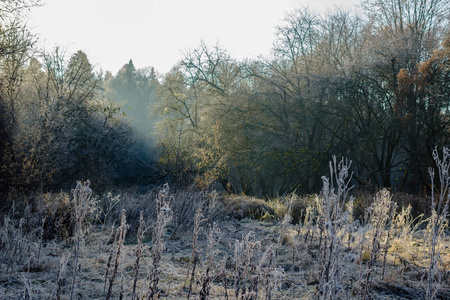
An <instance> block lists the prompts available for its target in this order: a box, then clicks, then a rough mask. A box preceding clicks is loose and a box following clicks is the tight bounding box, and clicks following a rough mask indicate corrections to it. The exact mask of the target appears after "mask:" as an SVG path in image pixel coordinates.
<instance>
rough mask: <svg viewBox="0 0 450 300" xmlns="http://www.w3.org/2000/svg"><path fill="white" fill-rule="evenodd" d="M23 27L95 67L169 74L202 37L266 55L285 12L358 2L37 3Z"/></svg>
mask: <svg viewBox="0 0 450 300" xmlns="http://www.w3.org/2000/svg"><path fill="white" fill-rule="evenodd" d="M43 2H44V3H45V5H44V6H43V7H39V8H33V9H32V11H31V14H30V20H29V21H28V25H29V26H30V27H31V28H32V31H33V32H34V33H36V34H37V35H38V36H39V42H38V44H39V46H40V47H41V48H45V49H47V50H51V49H52V48H54V47H55V46H56V45H58V46H61V47H63V48H65V49H67V53H68V54H71V53H74V52H75V51H77V50H82V51H84V52H86V53H87V55H88V58H89V60H90V61H91V63H92V64H94V65H95V66H96V68H97V69H100V68H101V69H103V70H104V71H106V70H108V71H111V72H112V73H113V74H116V73H117V71H118V70H119V68H120V67H122V66H123V65H124V64H126V63H127V62H128V61H129V60H130V59H132V60H133V62H134V65H135V67H136V68H143V67H149V66H152V67H155V69H156V70H157V71H158V72H159V73H162V74H164V73H166V72H168V71H169V70H170V69H171V68H172V67H173V66H174V65H175V64H176V63H177V62H178V61H180V60H181V59H182V58H183V55H182V53H183V52H185V51H187V50H189V49H194V48H196V47H198V46H199V45H200V42H201V41H202V40H203V41H204V42H205V43H206V44H207V45H215V44H217V43H218V44H219V45H221V46H222V47H223V48H225V49H226V50H227V51H228V52H229V53H230V54H231V56H232V57H234V58H236V59H244V58H252V57H257V56H260V55H262V56H267V55H269V54H270V51H271V48H272V43H273V41H274V37H275V36H274V34H275V27H276V26H277V25H279V24H281V21H282V20H283V18H284V17H285V15H286V13H287V12H291V11H293V10H295V9H296V8H300V7H301V6H302V5H303V6H308V7H309V8H311V9H314V10H316V11H318V12H323V11H326V10H327V9H332V8H333V7H335V6H340V7H342V8H345V9H353V8H354V7H355V5H357V4H359V2H360V0H43Z"/></svg>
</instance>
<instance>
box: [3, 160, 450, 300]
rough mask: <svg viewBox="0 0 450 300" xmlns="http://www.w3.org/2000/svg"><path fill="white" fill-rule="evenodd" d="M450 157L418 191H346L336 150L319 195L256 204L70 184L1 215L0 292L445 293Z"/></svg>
mask: <svg viewBox="0 0 450 300" xmlns="http://www.w3.org/2000/svg"><path fill="white" fill-rule="evenodd" d="M447 161H448V157H444V158H443V160H442V161H441V160H439V161H437V166H438V168H437V169H436V173H437V174H438V176H437V178H441V180H443V181H442V182H440V183H439V185H438V184H436V187H435V188H434V190H436V192H434V193H432V194H431V195H430V197H428V198H426V199H422V198H420V197H414V196H411V195H406V194H401V193H398V194H394V193H391V192H390V191H389V190H386V189H382V190H379V191H378V192H376V193H364V192H361V191H353V189H352V186H351V173H350V172H349V167H350V163H349V162H348V161H345V160H340V161H339V160H336V158H334V161H332V162H331V164H330V176H329V177H325V176H324V177H323V178H322V180H323V189H322V192H321V193H319V194H316V195H307V196H297V195H295V194H291V195H287V196H284V197H279V198H277V199H272V200H262V199H257V198H252V197H248V196H243V195H225V194H222V193H218V192H215V191H199V190H198V189H195V188H193V187H191V188H183V189H181V188H171V187H170V186H169V185H168V184H165V185H164V186H161V187H157V188H153V189H149V190H148V191H145V192H142V191H137V190H136V189H128V190H122V191H120V193H112V192H110V193H106V194H104V195H96V194H95V191H93V190H92V189H91V188H90V186H89V182H78V183H77V186H76V187H75V188H74V189H73V190H72V191H71V193H64V192H61V193H46V194H36V195H33V196H32V197H31V196H28V198H22V199H19V198H18V199H17V202H16V203H15V204H14V205H13V206H12V207H11V209H10V210H9V211H8V213H5V214H4V215H3V219H2V223H1V224H2V226H1V231H0V232H1V233H0V269H1V273H0V295H1V298H2V299H449V298H450V288H449V286H450V285H449V280H450V247H449V246H450V238H449V232H448V217H447V211H448V201H447V196H446V195H448V191H447V189H448V186H449V181H448V166H447ZM441 183H442V184H441ZM32 202H33V203H35V207H31V205H26V204H27V203H32ZM427 205H428V208H427V207H426V206H427ZM420 211H422V212H423V213H420Z"/></svg>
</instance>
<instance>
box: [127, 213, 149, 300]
mask: <svg viewBox="0 0 450 300" xmlns="http://www.w3.org/2000/svg"><path fill="white" fill-rule="evenodd" d="M146 231H147V227H146V225H145V222H144V212H143V211H142V210H141V211H140V214H139V227H138V231H137V242H138V244H137V246H136V250H135V253H136V260H135V261H134V280H133V293H132V296H131V299H132V300H137V299H138V296H137V294H136V285H137V281H138V275H139V268H140V261H141V257H142V251H143V250H144V244H143V242H142V240H143V239H144V234H145V232H146Z"/></svg>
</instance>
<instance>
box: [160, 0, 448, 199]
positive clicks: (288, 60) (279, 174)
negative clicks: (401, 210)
mask: <svg viewBox="0 0 450 300" xmlns="http://www.w3.org/2000/svg"><path fill="white" fill-rule="evenodd" d="M361 5H362V11H359V12H358V13H352V12H349V11H344V10H341V9H335V10H333V11H330V12H328V13H326V14H317V13H315V12H313V11H311V10H309V9H308V8H301V9H299V10H296V11H293V12H291V13H289V14H287V15H286V17H285V19H284V20H283V21H282V22H281V24H280V25H279V26H278V27H277V28H276V38H275V41H274V43H273V54H272V55H271V56H270V57H268V58H258V59H252V60H250V59H249V60H246V61H237V60H235V59H233V57H232V56H231V55H230V54H229V53H228V52H227V51H226V50H225V49H223V48H221V47H219V46H212V47H211V46H207V45H205V44H204V43H201V44H200V46H199V47H198V48H197V49H194V50H191V51H189V52H187V53H185V56H184V58H183V60H182V61H181V62H180V63H179V64H178V65H177V66H175V67H174V68H173V69H172V71H171V72H170V73H169V74H167V75H166V76H165V77H164V78H163V80H162V83H161V87H160V94H159V98H160V101H161V102H160V105H159V112H160V114H161V116H162V118H163V119H162V121H161V122H159V133H160V136H161V139H160V146H161V157H160V158H161V160H162V161H163V162H164V164H165V167H166V168H167V169H169V170H170V171H172V172H174V173H177V174H185V175H184V176H187V177H190V178H192V179H193V180H195V181H196V182H197V183H198V184H199V185H200V186H202V187H204V188H209V187H213V186H214V185H215V184H216V183H217V182H221V183H222V185H223V187H224V188H225V189H228V190H230V191H234V192H238V193H245V194H251V195H262V196H267V197H273V196H276V195H282V194H286V193H289V192H294V191H295V192H298V193H310V192H316V191H319V190H320V185H321V180H320V178H321V176H322V175H323V174H325V173H326V170H327V168H328V162H329V160H330V157H331V156H332V155H333V154H335V155H337V156H345V157H348V158H350V159H351V160H352V161H353V168H354V174H353V179H354V181H355V184H356V185H357V186H358V187H360V188H376V187H387V188H394V189H396V190H402V191H407V192H412V193H420V192H425V191H426V189H427V186H428V185H429V184H428V179H427V178H428V167H429V166H431V165H432V161H433V158H432V151H433V149H434V147H435V146H437V147H441V146H443V145H447V144H448V142H449V131H448V130H449V118H448V109H449V101H450V97H449V96H450V95H449V92H450V84H449V83H450V81H449V79H450V78H449V75H450V73H449V71H450V68H449V66H450V65H449V57H450V56H449V55H450V36H449V30H448V29H449V27H448V24H449V22H448V21H449V15H448V11H449V3H448V2H447V1H440V0H432V1H419V0H407V1H388V0H364V1H362V3H361Z"/></svg>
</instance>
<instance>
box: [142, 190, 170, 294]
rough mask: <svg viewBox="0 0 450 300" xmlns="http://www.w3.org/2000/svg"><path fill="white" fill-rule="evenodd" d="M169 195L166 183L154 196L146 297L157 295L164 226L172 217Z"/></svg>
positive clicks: (163, 248)
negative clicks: (153, 217)
mask: <svg viewBox="0 0 450 300" xmlns="http://www.w3.org/2000/svg"><path fill="white" fill-rule="evenodd" d="M170 200H171V197H169V185H168V184H167V183H166V184H165V185H164V187H163V189H162V190H161V191H160V192H159V194H158V197H157V198H156V225H155V226H154V234H153V237H152V263H151V265H150V268H149V275H148V279H147V281H148V290H147V299H155V297H157V296H158V294H159V292H158V283H159V279H160V274H161V270H160V263H161V256H162V253H163V252H164V250H165V247H164V236H165V234H166V226H167V224H168V223H169V221H170V219H171V217H172V211H171V209H170V207H169V204H170Z"/></svg>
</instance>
